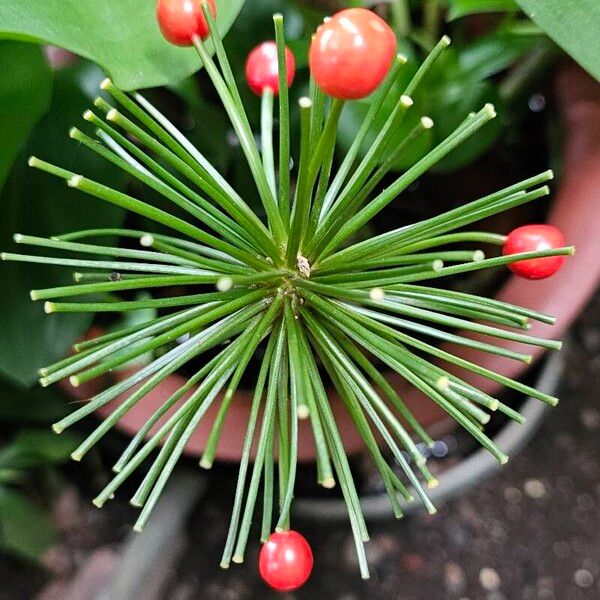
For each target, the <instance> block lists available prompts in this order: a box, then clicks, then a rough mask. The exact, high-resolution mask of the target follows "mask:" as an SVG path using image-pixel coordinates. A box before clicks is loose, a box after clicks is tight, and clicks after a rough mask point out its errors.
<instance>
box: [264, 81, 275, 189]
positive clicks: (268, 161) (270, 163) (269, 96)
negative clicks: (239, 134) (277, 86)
mask: <svg viewBox="0 0 600 600" xmlns="http://www.w3.org/2000/svg"><path fill="white" fill-rule="evenodd" d="M260 123H261V137H260V139H261V147H262V159H263V168H264V170H265V174H266V176H267V181H268V183H269V187H270V188H271V193H272V194H273V196H275V197H277V189H276V183H275V158H274V155H273V90H272V89H271V88H267V89H266V90H264V92H263V94H262V99H261V118H260Z"/></svg>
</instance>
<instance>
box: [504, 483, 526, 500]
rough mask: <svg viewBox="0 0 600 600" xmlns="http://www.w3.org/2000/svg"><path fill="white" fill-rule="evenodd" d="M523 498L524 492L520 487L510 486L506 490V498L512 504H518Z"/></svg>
mask: <svg viewBox="0 0 600 600" xmlns="http://www.w3.org/2000/svg"><path fill="white" fill-rule="evenodd" d="M522 498H523V494H522V493H521V490H520V489H519V488H516V487H512V486H510V487H507V488H506V489H505V490H504V499H505V500H506V501H507V502H509V503H510V504H518V503H519V502H521V500H522Z"/></svg>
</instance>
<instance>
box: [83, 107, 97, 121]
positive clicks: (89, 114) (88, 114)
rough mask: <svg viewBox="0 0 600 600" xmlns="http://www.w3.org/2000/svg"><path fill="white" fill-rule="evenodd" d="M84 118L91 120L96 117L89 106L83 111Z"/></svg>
mask: <svg viewBox="0 0 600 600" xmlns="http://www.w3.org/2000/svg"><path fill="white" fill-rule="evenodd" d="M83 118H84V119H85V120H86V121H91V120H92V119H93V118H94V113H93V111H91V110H90V109H89V108H88V109H87V110H86V111H85V112H84V113H83Z"/></svg>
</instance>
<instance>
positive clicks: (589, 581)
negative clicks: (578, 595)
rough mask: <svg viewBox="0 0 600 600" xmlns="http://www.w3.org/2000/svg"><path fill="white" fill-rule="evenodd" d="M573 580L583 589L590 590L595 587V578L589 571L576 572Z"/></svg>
mask: <svg viewBox="0 0 600 600" xmlns="http://www.w3.org/2000/svg"><path fill="white" fill-rule="evenodd" d="M573 579H574V581H575V583H576V584H577V585H578V586H579V587H581V588H590V587H592V586H593V585H594V576H593V575H592V574H591V573H590V572H589V571H588V570H587V569H578V570H577V571H575V575H573Z"/></svg>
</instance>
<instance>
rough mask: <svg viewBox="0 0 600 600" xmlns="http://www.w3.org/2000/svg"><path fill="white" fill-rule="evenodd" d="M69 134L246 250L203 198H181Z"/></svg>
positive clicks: (72, 132) (97, 145) (231, 224)
mask: <svg viewBox="0 0 600 600" xmlns="http://www.w3.org/2000/svg"><path fill="white" fill-rule="evenodd" d="M69 135H70V137H71V138H73V139H74V140H77V141H78V142H80V143H82V144H83V145H85V146H86V147H87V148H89V149H90V150H92V151H93V152H95V153H96V154H98V155H99V156H102V157H103V158H104V159H106V160H107V161H108V162H111V163H113V164H114V165H116V166H117V167H119V168H120V169H121V170H123V171H125V172H126V173H129V174H130V175H132V176H133V177H135V178H136V179H138V180H139V181H140V182H142V183H143V184H145V185H147V186H148V187H149V188H151V189H153V190H155V191H156V192H158V193H159V194H161V195H162V196H163V197H165V198H167V199H168V200H170V201H171V202H173V203H174V204H176V205H177V206H179V207H180V208H182V209H183V210H185V211H186V212H187V213H189V214H190V215H192V216H194V217H196V219H198V220H199V221H200V222H201V223H204V224H206V225H208V226H209V227H211V228H212V229H213V230H215V231H216V232H218V233H220V234H221V235H222V236H223V237H225V238H226V239H228V240H229V241H230V242H231V243H233V244H235V245H237V246H238V247H240V248H242V249H246V250H247V249H248V244H247V242H246V241H245V240H244V238H243V237H241V236H240V234H239V233H238V230H239V227H238V226H237V224H236V223H235V222H234V221H232V220H231V219H229V218H228V217H227V216H226V215H223V214H222V213H221V212H220V211H218V210H217V209H216V208H214V207H213V206H212V205H211V204H210V203H208V202H207V201H206V200H204V199H203V198H202V197H200V196H198V195H196V194H187V197H186V196H184V195H182V194H181V193H179V192H177V191H176V190H175V189H174V188H173V187H171V186H169V185H168V184H167V183H165V182H164V181H162V180H161V179H159V178H158V177H156V176H154V175H152V174H151V173H146V172H144V171H142V170H140V169H139V168H136V167H135V166H133V165H131V164H129V163H128V162H127V161H126V160H124V159H123V158H121V157H120V156H118V155H117V154H115V153H114V152H112V151H111V150H108V149H107V148H105V147H104V146H103V145H102V144H101V143H100V142H97V141H95V140H93V139H91V138H90V137H88V136H87V135H85V134H84V133H82V132H81V131H79V130H78V129H76V128H75V127H73V128H72V129H71V130H70V132H69ZM189 196H192V199H189Z"/></svg>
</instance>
